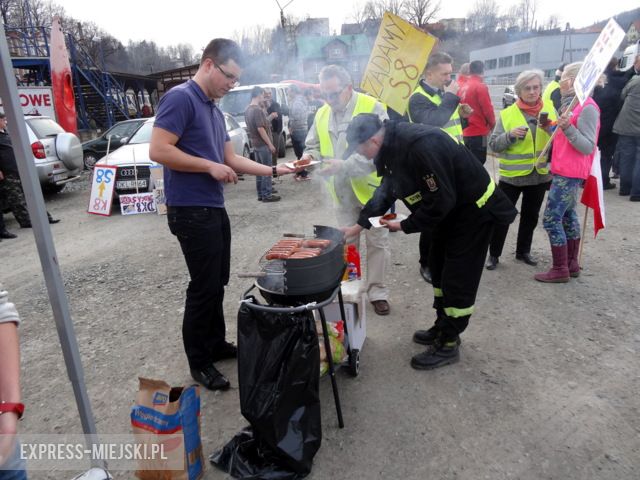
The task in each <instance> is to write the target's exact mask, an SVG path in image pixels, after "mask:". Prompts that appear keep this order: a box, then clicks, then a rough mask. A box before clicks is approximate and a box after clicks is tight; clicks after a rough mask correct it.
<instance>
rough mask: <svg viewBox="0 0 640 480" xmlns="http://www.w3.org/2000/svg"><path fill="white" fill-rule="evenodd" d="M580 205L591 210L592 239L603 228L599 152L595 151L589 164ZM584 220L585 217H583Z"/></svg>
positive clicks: (602, 196) (602, 198)
mask: <svg viewBox="0 0 640 480" xmlns="http://www.w3.org/2000/svg"><path fill="white" fill-rule="evenodd" d="M580 203H582V204H583V205H586V207H587V208H591V209H592V210H593V237H594V238H595V237H596V236H597V235H598V231H600V230H601V229H603V228H604V225H605V223H604V194H603V190H602V170H601V168H600V150H599V149H596V154H595V156H594V157H593V163H592V164H591V172H590V173H589V176H588V177H587V179H586V180H585V182H584V190H583V191H582V198H580ZM585 219H586V216H585Z"/></svg>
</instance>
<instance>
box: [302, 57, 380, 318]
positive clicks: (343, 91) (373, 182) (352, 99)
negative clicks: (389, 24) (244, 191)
mask: <svg viewBox="0 0 640 480" xmlns="http://www.w3.org/2000/svg"><path fill="white" fill-rule="evenodd" d="M320 90H321V92H322V95H323V97H324V99H325V101H326V102H327V103H326V104H325V105H324V106H322V107H320V108H319V109H318V111H317V112H316V115H315V118H314V121H313V125H312V126H311V128H310V130H309V133H308V134H307V138H306V140H305V144H306V148H305V151H304V154H303V155H302V159H304V158H309V159H318V160H323V162H324V165H323V168H321V170H320V174H324V175H325V176H327V177H328V181H327V187H328V189H329V193H330V194H331V196H332V197H333V199H334V201H335V204H336V212H337V217H338V223H339V224H340V225H341V226H344V225H353V224H354V223H355V221H356V220H357V219H358V215H359V214H360V211H361V210H362V207H363V206H364V204H365V203H367V201H368V200H369V199H370V198H371V197H372V196H373V192H374V191H375V189H376V187H377V186H378V185H380V177H378V175H377V173H376V171H375V168H374V166H373V164H372V163H371V162H368V161H367V160H366V159H365V158H364V157H363V156H362V155H359V154H357V153H353V152H350V153H347V147H348V145H347V137H346V132H347V127H348V126H349V123H350V122H351V119H352V118H353V117H354V116H356V115H358V114H359V113H375V114H376V115H378V116H379V117H380V119H381V120H385V119H387V118H389V117H388V115H387V111H386V109H385V107H384V105H383V104H381V103H380V102H378V101H377V100H376V99H375V98H373V97H370V96H368V95H365V94H363V93H358V92H355V91H354V90H353V82H352V80H351V76H350V75H349V73H348V72H347V71H346V70H345V69H344V68H342V67H340V66H338V65H328V66H326V67H324V68H323V69H322V70H321V71H320ZM359 240H360V238H359V236H357V237H355V238H353V239H351V241H353V243H355V244H356V245H357V244H358V243H359ZM365 240H366V245H367V256H366V282H365V285H364V287H363V289H364V291H365V292H366V293H367V296H368V297H369V301H370V302H371V304H372V305H373V308H374V310H375V312H376V314H378V315H388V314H389V311H390V308H389V291H388V289H387V286H386V285H385V274H386V270H387V269H388V268H389V262H390V257H391V254H390V251H389V235H388V232H387V230H386V229H384V228H375V229H371V230H367V231H366V232H365Z"/></svg>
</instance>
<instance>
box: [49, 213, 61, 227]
mask: <svg viewBox="0 0 640 480" xmlns="http://www.w3.org/2000/svg"><path fill="white" fill-rule="evenodd" d="M47 219H48V220H49V224H51V225H53V224H54V223H59V222H60V219H59V218H53V217H52V216H51V214H50V213H49V212H47Z"/></svg>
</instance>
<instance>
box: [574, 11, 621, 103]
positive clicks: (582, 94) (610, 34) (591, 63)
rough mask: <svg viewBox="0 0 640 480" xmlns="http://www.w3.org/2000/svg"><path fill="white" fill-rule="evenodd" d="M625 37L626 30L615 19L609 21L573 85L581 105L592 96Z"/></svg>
mask: <svg viewBox="0 0 640 480" xmlns="http://www.w3.org/2000/svg"><path fill="white" fill-rule="evenodd" d="M624 36H625V33H624V30H622V28H620V25H618V24H617V23H616V21H615V20H614V19H613V18H612V19H610V20H609V22H608V23H607V25H606V26H605V27H604V29H603V30H602V32H600V35H599V36H598V38H597V40H596V43H594V44H593V47H591V50H590V51H589V53H588V54H587V57H586V58H585V59H584V62H583V64H582V67H581V68H580V71H579V72H578V76H577V77H576V80H575V82H574V83H573V88H574V89H575V91H576V96H577V97H578V100H579V101H580V105H582V104H584V102H585V100H586V99H587V98H588V97H589V95H590V94H591V91H592V90H593V88H594V87H595V86H596V83H597V81H598V79H599V78H600V75H602V72H604V69H605V68H606V67H607V64H608V63H609V61H610V60H611V57H613V55H614V54H615V53H616V50H618V47H619V46H620V44H621V43H622V40H624Z"/></svg>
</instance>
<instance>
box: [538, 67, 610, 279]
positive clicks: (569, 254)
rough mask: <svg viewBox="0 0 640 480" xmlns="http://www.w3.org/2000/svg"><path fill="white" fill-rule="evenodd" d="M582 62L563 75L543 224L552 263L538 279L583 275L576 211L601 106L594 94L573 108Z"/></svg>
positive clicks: (589, 166)
mask: <svg viewBox="0 0 640 480" xmlns="http://www.w3.org/2000/svg"><path fill="white" fill-rule="evenodd" d="M581 66H582V62H576V63H572V64H570V65H567V66H566V67H565V69H564V72H562V76H561V77H560V93H561V94H562V104H561V106H560V112H559V113H560V116H559V117H558V123H557V128H558V129H559V130H558V132H556V135H555V137H554V139H553V153H552V158H551V173H552V175H553V178H552V181H551V189H550V190H549V197H548V198H547V207H546V209H545V211H544V219H543V225H544V229H545V230H546V231H547V233H548V234H549V240H550V242H551V254H552V256H553V266H552V267H551V269H550V270H549V271H548V272H545V273H538V274H536V275H535V279H536V280H538V281H539V282H547V283H566V282H568V281H569V277H570V276H571V277H577V276H579V275H580V265H579V264H578V251H579V249H580V222H579V220H578V214H577V212H576V204H577V202H578V190H579V188H580V186H581V185H582V183H583V181H584V179H586V178H587V177H588V176H589V172H590V171H591V162H592V161H593V157H594V155H595V152H596V145H597V142H598V133H599V131H600V109H599V108H598V106H597V105H596V103H595V102H594V101H593V99H592V98H591V97H589V98H587V100H586V101H585V102H584V104H583V105H580V104H579V103H578V104H577V105H576V107H575V108H573V110H569V106H570V104H571V102H572V101H573V99H574V97H575V90H574V87H573V83H574V81H575V78H576V76H577V75H578V71H579V70H580V67H581Z"/></svg>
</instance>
